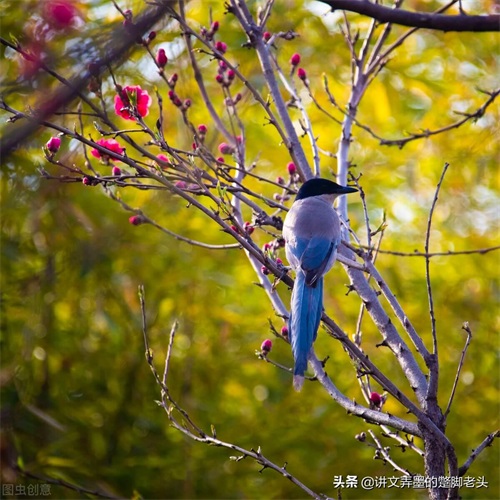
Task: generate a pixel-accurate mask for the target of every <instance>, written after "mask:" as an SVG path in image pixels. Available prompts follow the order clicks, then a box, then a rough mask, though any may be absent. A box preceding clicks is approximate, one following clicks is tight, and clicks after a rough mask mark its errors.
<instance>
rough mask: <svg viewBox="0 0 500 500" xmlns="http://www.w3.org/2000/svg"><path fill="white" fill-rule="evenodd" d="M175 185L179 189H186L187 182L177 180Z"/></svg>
mask: <svg viewBox="0 0 500 500" xmlns="http://www.w3.org/2000/svg"><path fill="white" fill-rule="evenodd" d="M175 187H178V188H179V189H186V188H187V184H186V183H185V182H184V181H177V182H176V183H175Z"/></svg>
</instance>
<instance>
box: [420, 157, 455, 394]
mask: <svg viewBox="0 0 500 500" xmlns="http://www.w3.org/2000/svg"><path fill="white" fill-rule="evenodd" d="M449 166H450V165H449V164H448V163H445V164H444V167H443V171H442V173H441V177H440V178H439V182H438V185H437V187H436V192H435V194H434V199H433V200H432V205H431V209H430V212H429V218H428V220H427V230H426V233H425V253H426V254H428V253H429V243H430V237H431V225H432V216H433V215H434V209H435V208H436V204H437V200H438V197H439V191H440V189H441V185H442V184H443V180H444V176H445V175H446V171H447V170H448V167H449ZM430 262H431V260H430V258H429V257H426V259H425V281H426V283H427V296H428V298H429V314H430V317H431V333H432V345H433V356H434V362H433V363H432V364H431V365H430V366H429V365H428V366H429V368H430V372H429V387H428V390H427V398H426V399H427V400H429V399H430V400H432V401H435V402H436V404H437V391H438V378H439V365H438V363H437V357H438V340H437V333H436V316H435V314H434V299H433V296H432V286H431V273H430Z"/></svg>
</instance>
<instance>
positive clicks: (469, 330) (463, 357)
mask: <svg viewBox="0 0 500 500" xmlns="http://www.w3.org/2000/svg"><path fill="white" fill-rule="evenodd" d="M462 330H465V332H466V333H467V339H466V341H465V346H464V348H463V349H462V355H461V356H460V362H459V363H458V368H457V374H456V375H455V380H454V382H453V387H452V389H451V394H450V399H449V401H448V405H447V406H446V411H445V412H444V419H445V420H446V417H447V416H448V414H449V413H450V409H451V405H452V403H453V398H454V397H455V391H456V389H457V384H458V379H459V378H460V373H461V371H462V366H463V364H464V360H465V354H466V352H467V349H468V348H469V345H470V341H471V340H472V330H471V329H470V326H469V323H468V322H465V323H464V324H463V326H462Z"/></svg>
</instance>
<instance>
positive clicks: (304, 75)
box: [297, 68, 307, 80]
mask: <svg viewBox="0 0 500 500" xmlns="http://www.w3.org/2000/svg"><path fill="white" fill-rule="evenodd" d="M297 76H298V77H299V78H300V79H301V80H305V79H306V78H307V73H306V70H305V69H304V68H299V69H298V70H297Z"/></svg>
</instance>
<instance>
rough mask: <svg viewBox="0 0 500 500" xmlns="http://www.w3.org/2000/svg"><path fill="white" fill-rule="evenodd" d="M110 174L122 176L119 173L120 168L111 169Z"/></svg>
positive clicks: (120, 172)
mask: <svg viewBox="0 0 500 500" xmlns="http://www.w3.org/2000/svg"><path fill="white" fill-rule="evenodd" d="M111 173H112V174H113V175H122V171H121V168H120V167H113V168H112V169H111Z"/></svg>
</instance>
